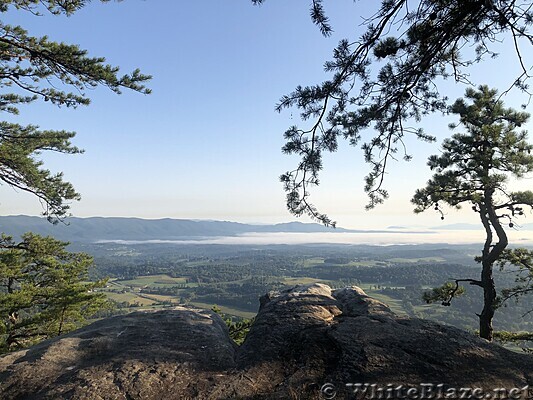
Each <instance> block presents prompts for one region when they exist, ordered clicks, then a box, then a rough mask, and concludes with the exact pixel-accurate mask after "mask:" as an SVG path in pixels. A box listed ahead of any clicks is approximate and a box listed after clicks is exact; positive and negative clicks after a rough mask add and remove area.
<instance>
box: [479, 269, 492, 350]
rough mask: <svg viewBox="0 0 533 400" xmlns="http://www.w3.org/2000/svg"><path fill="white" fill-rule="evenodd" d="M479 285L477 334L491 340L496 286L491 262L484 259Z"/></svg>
mask: <svg viewBox="0 0 533 400" xmlns="http://www.w3.org/2000/svg"><path fill="white" fill-rule="evenodd" d="M481 285H482V287H483V311H481V314H480V315H479V336H480V337H482V338H484V339H487V340H488V341H492V331H493V328H492V318H493V317H494V310H495V302H496V286H495V284H494V278H493V276H492V263H489V262H488V261H486V260H483V270H482V271H481Z"/></svg>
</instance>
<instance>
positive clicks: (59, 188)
mask: <svg viewBox="0 0 533 400" xmlns="http://www.w3.org/2000/svg"><path fill="white" fill-rule="evenodd" d="M87 3H89V1H87V0H62V1H57V0H44V1H41V0H1V1H0V12H2V13H5V12H7V11H8V10H9V9H10V8H15V9H17V10H20V11H26V12H31V13H32V14H36V15H39V13H40V12H51V13H52V14H55V15H60V14H65V15H70V14H72V13H74V12H75V11H77V10H78V9H80V8H82V7H84V6H85V5H86V4H87ZM148 79H150V77H149V76H147V75H143V74H141V72H140V71H139V70H135V71H133V72H132V73H131V74H125V75H122V76H120V75H119V68H118V67H115V66H111V65H108V64H106V63H105V58H103V57H90V56H89V55H88V52H87V51H86V50H83V49H81V48H80V47H79V46H77V45H72V44H66V43H63V42H61V43H59V42H55V41H51V40H50V39H49V38H48V37H46V36H44V37H34V36H31V35H29V34H28V32H27V31H26V30H25V29H24V28H22V27H21V26H12V25H9V24H6V23H4V22H3V21H0V90H1V92H0V111H4V112H7V113H12V114H18V113H19V106H20V105H24V104H29V103H32V102H35V101H37V100H38V99H41V100H43V101H45V102H50V103H51V104H54V105H56V106H59V107H61V106H65V107H73V108H75V107H77V106H80V105H88V104H89V103H90V100H89V98H88V97H87V96H86V91H87V90H88V89H93V88H95V87H96V86H106V87H108V88H109V89H110V90H112V91H113V92H115V93H120V92H121V90H122V89H123V88H126V89H131V90H135V91H138V92H141V93H145V94H147V93H149V92H150V91H149V89H147V88H146V87H145V86H144V85H143V83H144V82H145V81H147V80H148ZM74 135H75V133H74V132H65V131H51V130H44V131H41V130H38V127H37V126H33V125H30V126H21V125H19V124H14V123H7V122H1V123H0V180H1V181H3V182H4V183H6V184H7V185H10V186H12V187H14V188H17V189H20V190H23V191H26V192H29V193H32V194H34V195H36V196H37V197H38V198H39V200H40V201H41V203H42V204H43V206H44V212H43V214H44V215H45V216H47V217H48V218H49V220H50V221H52V222H57V220H58V219H61V218H63V217H65V216H66V215H67V211H68V208H69V205H68V201H70V200H79V198H80V196H79V194H78V193H76V191H75V190H74V188H73V186H72V185H71V184H70V183H69V182H65V181H64V180H63V175H62V174H61V173H59V174H52V173H51V172H50V171H48V170H47V169H44V168H43V167H42V162H41V161H39V160H37V158H36V157H37V156H38V155H39V154H40V153H41V152H42V151H53V152H61V153H68V154H76V153H80V150H79V149H77V148H76V147H74V146H72V145H71V143H70V139H71V138H72V137H74Z"/></svg>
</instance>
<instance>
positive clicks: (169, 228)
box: [0, 215, 357, 242]
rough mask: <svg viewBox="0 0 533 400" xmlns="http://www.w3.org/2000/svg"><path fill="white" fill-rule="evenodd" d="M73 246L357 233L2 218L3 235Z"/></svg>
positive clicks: (309, 226)
mask: <svg viewBox="0 0 533 400" xmlns="http://www.w3.org/2000/svg"><path fill="white" fill-rule="evenodd" d="M29 231H31V232H34V233H38V234H40V235H43V236H53V237H55V238H57V239H60V240H66V241H71V242H95V241H99V240H118V239H120V240H184V239H190V238H199V237H221V236H238V235H242V234H246V233H309V232H336V233H339V232H357V231H355V230H349V229H343V228H335V229H333V228H327V227H325V226H323V225H320V224H316V223H303V222H298V221H292V222H285V223H279V224H272V225H254V224H244V223H240V222H232V221H213V220H191V219H173V218H161V219H143V218H138V217H86V218H80V217H70V218H68V220H67V221H66V222H65V223H62V222H60V223H58V224H56V225H53V224H51V223H49V222H48V221H47V220H46V218H43V217H36V216H28V215H10V216H0V232H5V233H6V234H8V235H11V236H14V237H20V236H21V235H22V234H23V233H25V232H29Z"/></svg>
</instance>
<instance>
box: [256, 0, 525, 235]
mask: <svg viewBox="0 0 533 400" xmlns="http://www.w3.org/2000/svg"><path fill="white" fill-rule="evenodd" d="M252 2H253V3H254V4H262V3H265V0H252ZM333 3H334V2H333V1H332V2H331V4H333ZM369 3H371V2H369ZM376 3H377V4H379V3H378V2H376ZM380 3H381V6H380V7H379V9H378V10H377V12H376V13H375V14H374V15H368V16H365V15H359V8H358V5H359V4H355V5H354V18H353V20H354V24H357V25H359V23H360V22H359V21H360V20H361V17H363V18H364V19H363V25H364V26H365V27H366V28H365V31H364V33H363V34H362V35H361V37H359V38H354V37H351V38H347V39H343V40H341V41H340V42H339V44H338V46H337V47H336V48H335V49H334V50H333V59H332V60H330V61H327V62H326V63H325V70H326V73H328V74H330V77H329V78H328V79H326V80H325V81H324V82H322V83H319V84H316V85H309V86H298V87H297V88H296V89H295V90H294V91H293V92H292V93H290V94H288V95H286V96H283V97H282V98H281V100H280V101H279V103H278V105H277V110H278V111H281V110H282V109H284V108H289V107H297V108H298V109H299V110H300V111H301V119H302V121H308V120H311V121H312V122H311V123H310V125H309V126H308V127H307V128H300V127H297V126H292V127H290V128H289V129H288V130H287V131H286V132H285V139H286V144H285V146H284V147H283V151H284V152H285V153H288V154H297V155H299V156H300V159H301V161H300V162H299V164H298V165H297V167H296V168H295V169H294V170H292V171H288V172H286V173H285V174H283V175H282V176H281V181H282V182H283V184H284V188H285V191H286V192H287V207H288V209H289V211H290V212H292V213H293V214H295V215H297V216H299V215H302V214H304V213H306V214H308V215H310V216H311V217H312V218H314V219H316V220H318V221H320V222H322V223H324V224H325V225H332V226H334V225H335V222H334V221H332V220H331V219H330V218H328V216H327V215H326V214H323V213H321V212H319V211H318V210H317V208H316V207H315V206H314V205H313V204H312V203H310V201H309V188H310V187H312V186H315V185H318V184H319V173H320V171H321V169H322V167H323V163H322V155H323V153H325V152H335V151H336V150H337V147H338V141H339V139H342V138H344V139H346V140H347V141H348V142H349V143H350V144H351V145H353V146H356V145H359V144H360V143H361V142H363V144H362V146H361V147H362V150H363V153H364V158H365V161H366V162H367V163H369V165H370V173H369V174H368V175H367V177H366V178H365V190H366V192H367V193H368V195H369V200H370V201H369V204H368V206H367V207H368V208H372V207H374V206H375V205H377V204H379V203H382V202H383V201H384V199H386V198H387V196H388V193H387V191H386V190H385V189H384V187H383V182H384V178H385V173H386V170H387V165H388V163H389V162H390V160H391V159H394V158H396V157H397V156H398V153H400V154H401V153H403V154H402V155H403V158H404V159H406V160H409V159H411V155H410V154H408V153H407V152H406V150H405V146H404V143H403V138H404V136H405V135H406V134H412V135H414V136H416V137H418V138H419V139H421V140H425V141H434V137H432V136H431V135H428V134H426V133H424V132H423V131H422V130H421V129H420V128H418V127H417V126H416V125H417V123H418V121H419V120H420V119H421V118H422V117H423V116H425V115H428V114H430V113H434V112H446V110H447V106H448V104H447V97H446V95H445V93H443V92H442V89H443V86H442V80H443V79H449V80H453V81H454V82H456V83H461V84H466V85H471V83H470V80H469V79H470V76H475V74H476V71H475V65H476V64H477V63H479V62H484V61H485V60H486V59H490V58H493V57H496V56H497V54H496V51H495V48H496V46H497V45H496V43H498V42H502V41H503V39H504V38H505V39H507V40H506V43H510V44H511V48H512V49H514V50H515V52H516V58H515V62H516V64H518V65H519V67H520V70H521V71H520V72H519V73H518V76H516V77H514V86H516V87H518V88H520V89H522V90H524V91H527V89H528V84H527V82H528V79H529V78H530V73H531V72H530V71H531V70H530V69H529V67H528V63H527V61H526V59H525V58H524V56H523V54H522V53H523V51H522V50H521V49H522V47H523V46H524V45H525V46H527V45H528V44H529V45H531V43H533V35H532V34H531V32H530V27H531V24H532V22H533V11H532V8H531V2H530V1H526V0H522V1H503V0H462V1H458V0H418V1H407V0H381V2H380ZM324 4H326V5H327V4H328V2H324V1H322V0H312V2H311V8H310V14H311V18H312V20H313V22H314V23H315V24H316V25H317V26H318V27H319V29H320V31H321V32H322V33H323V34H324V35H325V36H329V35H330V34H331V33H332V31H333V26H332V24H331V21H330V20H329V18H328V16H327V13H326V12H325V10H324ZM365 17H366V18H365ZM471 49H475V51H471ZM504 89H505V90H507V89H510V88H504ZM370 128H373V130H374V133H373V134H370V135H369V137H368V138H367V139H362V137H363V135H364V134H367V131H368V130H369V129H370Z"/></svg>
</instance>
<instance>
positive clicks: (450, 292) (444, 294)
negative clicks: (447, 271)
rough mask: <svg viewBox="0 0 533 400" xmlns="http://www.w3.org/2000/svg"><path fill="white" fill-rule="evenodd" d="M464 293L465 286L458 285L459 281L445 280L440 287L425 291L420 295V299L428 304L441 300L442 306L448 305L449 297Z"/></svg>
mask: <svg viewBox="0 0 533 400" xmlns="http://www.w3.org/2000/svg"><path fill="white" fill-rule="evenodd" d="M463 294H465V288H464V287H462V286H459V283H458V282H456V283H455V284H454V283H452V282H446V283H445V284H444V285H442V286H440V287H436V288H433V289H431V291H426V292H424V294H423V295H422V299H423V300H424V301H425V302H426V303H428V304H430V303H434V302H436V301H440V302H442V305H443V306H449V305H450V304H451V303H450V301H451V299H452V298H454V297H457V296H461V295H463Z"/></svg>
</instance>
